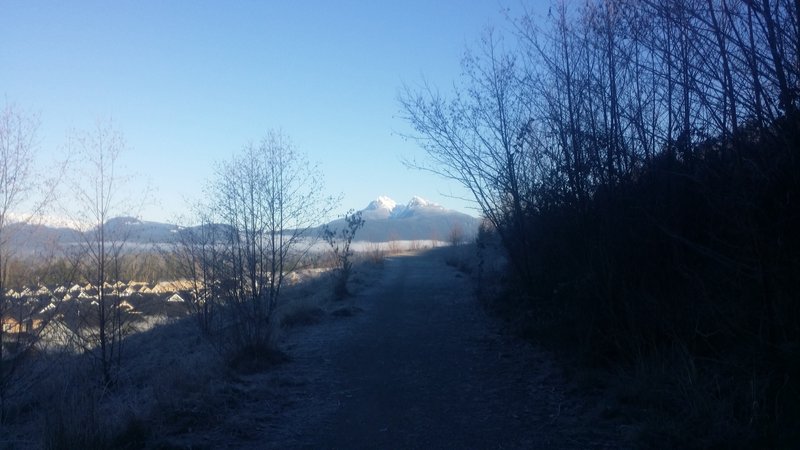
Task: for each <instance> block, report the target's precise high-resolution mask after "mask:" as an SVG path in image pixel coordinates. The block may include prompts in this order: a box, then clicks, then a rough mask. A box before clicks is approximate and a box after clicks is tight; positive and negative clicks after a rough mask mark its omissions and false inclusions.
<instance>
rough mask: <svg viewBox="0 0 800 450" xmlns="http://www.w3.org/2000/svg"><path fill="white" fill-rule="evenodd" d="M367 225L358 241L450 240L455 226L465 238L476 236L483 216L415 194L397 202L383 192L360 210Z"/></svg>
mask: <svg viewBox="0 0 800 450" xmlns="http://www.w3.org/2000/svg"><path fill="white" fill-rule="evenodd" d="M361 217H362V218H363V219H364V227H363V228H362V229H361V230H359V231H358V233H357V234H356V240H357V241H367V242H389V241H415V240H439V241H447V240H449V239H450V234H451V232H452V231H453V229H454V228H460V229H461V231H462V233H463V235H464V237H465V238H470V237H472V236H474V235H475V234H476V233H477V231H478V226H479V225H480V220H479V219H477V218H475V217H472V216H470V215H468V214H464V213H460V212H458V211H454V210H451V209H446V208H445V207H443V206H441V205H438V204H436V203H432V202H429V201H427V200H425V199H423V198H421V197H413V198H412V199H411V200H410V201H409V202H408V203H406V204H404V205H403V204H398V203H397V202H395V201H394V200H392V199H391V198H389V197H385V196H381V197H378V198H377V199H376V200H374V201H372V202H370V204H369V205H367V207H366V208H364V209H362V210H361ZM344 225H345V223H344V219H338V220H334V221H333V222H331V223H329V224H328V226H329V227H330V228H333V229H337V228H341V227H343V226H344Z"/></svg>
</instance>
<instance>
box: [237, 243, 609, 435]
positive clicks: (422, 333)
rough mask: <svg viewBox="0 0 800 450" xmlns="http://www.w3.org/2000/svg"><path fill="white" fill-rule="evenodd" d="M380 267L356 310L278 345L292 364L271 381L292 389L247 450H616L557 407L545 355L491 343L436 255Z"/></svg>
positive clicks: (480, 317)
mask: <svg viewBox="0 0 800 450" xmlns="http://www.w3.org/2000/svg"><path fill="white" fill-rule="evenodd" d="M385 264H386V266H385V269H384V272H383V275H382V279H381V280H380V281H379V282H377V283H376V284H375V285H373V286H372V287H371V288H368V289H366V290H365V291H364V292H362V293H361V294H360V295H359V296H358V297H357V298H355V299H354V300H353V301H354V304H355V305H356V306H358V307H359V308H362V309H363V310H364V311H363V312H361V313H358V314H356V315H355V316H354V317H351V318H345V319H337V320H331V321H327V322H325V323H323V324H320V325H317V326H314V327H310V328H304V329H298V330H296V331H295V332H293V333H290V334H289V335H288V336H287V337H286V341H285V343H284V345H286V346H287V347H288V350H289V353H290V354H291V355H292V357H293V362H291V363H289V364H286V365H285V366H283V367H281V368H280V369H278V370H277V372H275V373H273V374H272V376H271V380H272V382H275V380H285V381H286V380H293V381H292V382H288V381H286V382H285V383H284V384H285V385H286V386H287V388H286V390H285V392H284V394H283V395H285V396H286V397H284V398H283V399H282V400H280V401H281V402H282V404H283V405H282V407H281V408H280V411H276V416H274V420H271V421H270V422H271V423H269V424H268V425H266V428H265V429H263V433H262V434H261V436H260V438H258V439H256V440H255V441H254V442H252V446H253V447H255V448H260V447H265V446H266V447H292V448H339V449H352V448H426V449H427V448H526V449H530V448H548V449H553V448H555V449H567V448H576V449H578V448H580V449H585V448H619V447H620V445H619V443H618V442H615V441H616V440H617V439H618V438H619V436H618V435H617V433H616V432H615V431H614V430H613V429H609V428H610V427H609V426H605V425H602V424H600V423H593V422H594V421H593V419H591V418H589V417H588V416H587V414H586V413H585V411H587V407H586V405H584V404H583V403H585V402H581V401H579V400H577V401H576V400H572V399H570V398H568V397H569V396H568V395H567V394H566V391H567V388H566V387H565V383H564V381H563V377H562V375H561V373H560V371H559V370H558V369H557V367H556V365H555V364H554V363H553V361H552V360H551V359H550V357H548V356H547V355H546V354H545V353H543V352H541V351H538V350H537V349H535V348H534V347H532V346H530V345H527V344H525V343H523V342H520V341H519V340H517V339H514V338H512V337H509V336H506V335H504V334H502V333H501V332H500V331H499V330H500V328H499V327H498V324H497V323H495V322H494V321H493V320H492V319H490V318H487V317H486V315H485V313H484V312H483V311H482V310H481V308H480V306H479V305H478V304H477V302H476V300H475V299H474V296H473V295H472V293H471V287H470V283H469V281H468V280H467V278H466V277H465V276H463V275H462V274H460V273H458V272H457V271H456V270H455V269H453V268H451V267H448V266H446V265H445V264H444V260H443V257H442V256H441V254H440V253H437V252H429V253H425V254H421V255H417V256H399V257H393V258H390V259H389V260H387V261H386V263H385ZM276 401H279V399H277V398H275V399H272V406H273V410H275V409H274V407H275V405H274V403H275V402H276ZM589 409H590V408H589ZM256 442H258V444H256Z"/></svg>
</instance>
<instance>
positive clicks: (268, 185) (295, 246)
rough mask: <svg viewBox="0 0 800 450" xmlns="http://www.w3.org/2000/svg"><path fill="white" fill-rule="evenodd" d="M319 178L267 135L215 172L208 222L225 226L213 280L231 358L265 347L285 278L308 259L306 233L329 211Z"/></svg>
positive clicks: (278, 137)
mask: <svg viewBox="0 0 800 450" xmlns="http://www.w3.org/2000/svg"><path fill="white" fill-rule="evenodd" d="M322 180H323V178H322V175H321V173H320V171H319V169H318V168H317V167H316V166H314V165H312V164H310V163H309V162H308V160H307V159H306V157H305V156H304V155H302V154H301V153H299V152H297V151H296V150H295V149H294V147H293V146H292V144H291V142H290V141H289V139H288V138H287V137H286V136H284V135H283V134H281V133H279V132H270V133H269V134H268V135H267V137H266V138H264V139H263V140H262V141H261V142H260V143H259V144H258V145H252V144H251V145H248V146H246V147H245V148H244V150H243V151H242V152H241V153H240V154H238V155H236V156H234V157H233V158H232V159H231V160H229V161H227V162H224V163H223V164H221V165H220V166H219V168H218V169H217V177H216V180H215V182H214V183H213V184H212V185H211V189H210V191H211V195H212V196H213V200H212V201H213V210H212V211H213V214H214V217H215V220H216V221H218V222H219V223H221V224H224V225H226V226H227V231H228V232H227V236H226V239H225V243H224V245H225V253H224V254H223V255H221V256H222V259H223V261H222V264H220V265H219V266H218V267H217V269H216V270H217V273H218V274H220V275H221V277H222V279H221V280H219V281H218V283H219V286H220V293H221V295H222V296H223V298H224V301H225V303H226V306H227V310H228V311H230V312H232V313H233V314H234V317H233V319H234V321H233V323H232V324H231V326H232V327H233V328H234V330H235V332H234V333H232V334H231V335H230V336H231V337H232V338H233V341H234V342H233V344H234V345H235V347H236V348H235V351H236V352H238V353H240V354H241V352H244V354H245V355H248V356H253V357H256V358H258V357H260V356H261V355H262V353H263V352H264V351H269V350H270V347H271V342H270V339H271V336H272V333H273V331H274V329H273V328H272V323H271V320H272V317H273V313H274V312H275V309H276V307H277V305H278V302H279V300H280V297H281V289H282V287H283V284H284V278H285V276H286V275H287V274H288V273H289V272H291V271H292V270H294V269H295V268H296V267H297V265H298V264H299V263H300V261H301V260H302V257H303V256H304V255H305V253H307V252H308V250H309V248H310V246H311V242H310V241H309V240H308V239H306V238H311V236H309V235H308V231H309V230H310V229H311V228H312V227H313V226H315V225H317V224H319V223H320V222H321V221H322V220H323V219H324V218H325V217H326V216H327V215H328V214H329V213H330V211H331V209H332V208H333V206H334V204H335V200H334V199H332V198H330V197H326V196H325V195H324V194H323V185H322Z"/></svg>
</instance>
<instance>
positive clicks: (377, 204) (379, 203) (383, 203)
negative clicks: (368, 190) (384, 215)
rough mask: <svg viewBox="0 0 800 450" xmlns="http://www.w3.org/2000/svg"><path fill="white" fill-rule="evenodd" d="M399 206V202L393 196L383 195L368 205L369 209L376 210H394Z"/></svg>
mask: <svg viewBox="0 0 800 450" xmlns="http://www.w3.org/2000/svg"><path fill="white" fill-rule="evenodd" d="M396 207H397V202H396V201H394V200H392V199H391V198H389V197H387V196H385V195H381V196H380V197H378V198H377V199H376V200H373V201H372V202H370V204H369V205H368V206H367V209H368V210H376V209H386V210H389V211H392V210H393V209H395V208H396Z"/></svg>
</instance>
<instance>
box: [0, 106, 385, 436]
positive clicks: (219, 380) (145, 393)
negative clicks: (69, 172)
mask: <svg viewBox="0 0 800 450" xmlns="http://www.w3.org/2000/svg"><path fill="white" fill-rule="evenodd" d="M36 124H37V122H36V119H35V117H31V116H28V115H26V114H25V113H24V112H23V111H21V110H19V108H17V107H16V106H13V105H10V106H6V107H5V109H4V110H2V115H0V163H2V168H3V169H6V170H0V175H2V176H5V178H3V177H0V194H2V195H1V196H0V197H3V198H4V199H5V203H4V204H3V205H0V206H2V208H0V319H2V328H0V448H56V449H58V448H64V449H73V448H141V447H143V446H155V447H159V446H164V445H166V446H169V445H173V444H172V442H173V441H175V440H176V439H177V441H175V442H178V443H176V444H174V445H180V439H181V436H185V435H186V434H187V433H189V434H191V433H190V432H191V430H192V429H200V428H209V427H212V426H217V425H218V423H219V417H220V415H221V414H224V415H226V416H228V417H229V420H228V422H230V423H229V424H228V425H229V426H228V428H226V426H223V427H222V428H221V429H222V431H221V432H224V430H229V431H230V430H240V431H241V430H242V429H244V428H246V427H245V425H248V426H250V425H253V424H252V423H239V422H237V421H243V422H247V421H248V420H255V419H254V418H249V417H236V411H235V409H236V408H237V405H239V404H241V403H242V402H247V401H248V400H249V398H250V397H249V395H248V393H253V392H254V391H256V390H258V389H262V390H264V391H263V392H261V391H259V395H265V396H269V395H270V392H267V391H269V390H271V389H272V390H276V389H281V383H266V385H265V386H261V387H254V385H253V384H252V383H256V384H258V385H259V386H260V383H259V382H258V380H257V379H260V378H259V377H261V376H262V375H260V374H262V373H263V372H264V369H266V368H270V367H272V366H274V365H277V364H280V363H282V362H285V361H287V360H289V359H290V358H291V356H290V355H288V354H286V353H284V351H283V350H282V349H281V347H280V344H279V339H280V336H281V334H282V333H283V332H286V330H289V329H292V328H296V327H300V326H304V325H309V324H313V323H317V322H321V321H324V320H333V318H336V317H340V316H348V315H352V314H355V313H357V312H358V310H357V309H356V308H354V307H353V306H352V305H351V304H350V302H348V301H346V299H345V300H343V298H344V294H346V293H358V292H360V290H362V289H363V288H364V287H365V286H367V285H369V284H370V283H371V282H373V281H374V280H375V279H377V278H378V275H377V271H379V270H380V266H381V264H382V261H383V258H384V256H385V255H386V250H384V249H383V248H381V247H379V246H375V247H374V248H365V249H364V250H363V251H358V252H356V251H354V250H353V249H351V247H350V244H351V243H352V241H353V239H354V238H355V235H356V232H357V231H358V229H359V228H360V227H361V226H362V225H363V223H364V221H363V219H361V218H360V215H358V214H350V215H348V216H347V217H348V218H350V219H349V220H348V221H347V224H348V225H347V227H346V229H344V230H328V234H329V235H328V240H329V243H331V246H332V250H331V252H330V253H331V254H330V255H328V252H327V251H326V250H325V248H324V247H323V249H322V250H319V249H316V250H314V249H312V248H313V246H314V244H315V243H316V242H317V241H318V240H320V239H322V236H320V235H319V232H318V230H317V229H316V228H315V227H316V226H317V225H319V224H320V223H323V222H324V220H325V219H326V217H327V216H328V215H329V213H330V211H331V210H332V208H334V207H335V206H336V205H337V199H335V198H330V197H326V196H325V195H324V194H323V193H324V186H323V185H322V180H323V177H322V174H321V172H320V171H319V169H318V168H316V166H314V165H313V164H312V163H310V162H309V161H308V160H307V159H306V157H305V156H304V155H303V154H302V153H300V152H298V151H297V150H295V149H294V147H293V146H292V144H291V142H290V141H289V138H288V137H287V136H284V135H282V134H280V133H274V132H270V133H268V134H267V136H266V137H265V138H264V139H263V140H262V141H261V142H259V143H258V144H253V145H248V146H245V147H244V148H243V150H242V151H241V152H239V153H237V154H235V155H234V156H233V157H231V159H229V160H227V161H223V162H220V164H219V166H218V168H217V171H216V176H215V178H214V179H213V180H210V181H209V184H208V186H207V189H206V193H207V196H206V199H205V201H203V202H200V203H198V204H197V206H196V208H195V211H196V217H194V218H191V219H190V223H188V224H186V226H184V227H182V228H181V229H180V231H179V232H178V239H177V243H176V244H174V245H164V244H159V245H153V246H147V245H142V244H141V243H136V245H133V244H132V243H131V241H130V236H129V235H128V234H127V233H128V232H126V231H125V230H126V228H125V227H120V226H118V225H119V224H120V223H121V222H120V221H122V222H124V221H125V220H129V219H128V218H125V217H122V216H135V215H136V214H135V211H136V210H137V208H138V206H139V205H138V201H137V202H136V203H134V202H131V201H130V200H129V199H125V198H120V196H119V193H120V192H121V191H120V185H121V184H122V183H124V182H126V181H128V180H129V179H130V178H128V176H127V174H124V173H122V172H121V171H120V169H119V167H117V162H118V158H119V156H120V154H122V153H123V152H124V151H125V150H126V145H125V141H124V138H123V136H122V134H121V133H120V132H119V131H118V130H117V129H116V128H114V126H113V125H112V124H111V123H101V124H99V125H98V126H97V128H96V129H95V130H92V131H90V132H80V131H76V132H73V133H72V135H71V137H70V141H69V145H68V146H67V147H68V148H69V151H70V154H71V156H72V157H73V158H76V159H77V160H79V161H80V162H81V166H80V167H79V168H76V169H74V171H77V172H76V173H78V172H79V174H80V175H79V176H76V177H74V180H75V181H74V182H73V183H72V184H71V185H69V186H58V185H56V184H54V183H45V184H46V186H45V189H42V190H41V192H42V194H40V190H37V189H36V188H38V184H37V183H38V181H39V179H37V178H36V177H35V176H34V174H35V172H34V170H33V169H34V168H35V167H34V166H33V164H34V160H35V158H34V153H35V151H36V146H35V142H36V136H35V133H36ZM66 159H69V158H66ZM59 188H65V189H67V190H68V192H70V193H72V194H74V197H76V198H75V199H74V201H73V202H71V203H69V205H70V206H69V208H67V205H66V204H60V203H59V201H60V199H62V198H66V197H65V196H64V195H63V194H61V195H55V194H54V193H55V192H57V191H58V189H59ZM139 201H141V200H139ZM31 204H35V205H37V208H38V209H37V214H32V215H31V217H24V218H23V219H19V216H15V215H14V214H15V213H16V211H17V209H20V208H23V207H28V206H30V205H31ZM43 211H63V212H64V214H68V218H69V219H71V220H72V221H73V222H75V223H80V224H83V229H81V230H70V231H69V232H70V233H72V234H73V235H74V238H75V239H74V240H73V241H70V243H69V244H68V245H64V246H59V245H58V242H57V239H54V242H53V244H52V246H50V247H47V248H38V247H37V248H36V249H28V248H26V246H25V242H26V239H27V235H26V234H25V233H22V232H20V231H19V230H23V229H24V230H29V229H30V227H29V228H24V227H22V228H21V227H19V225H18V224H19V223H20V220H23V221H24V224H25V225H28V224H35V223H36V220H38V215H39V214H41V213H42V212H43ZM130 220H135V219H132V218H130ZM27 232H28V231H26V233H27ZM340 239H341V240H340ZM19 249H24V250H25V251H24V252H19ZM334 299H338V300H339V301H336V302H332V300H334ZM263 376H266V377H269V376H270V375H263ZM254 380H256V381H254ZM274 413H276V411H271V410H269V408H265V409H264V414H266V415H267V416H268V415H269V414H274ZM226 438H227V437H226V436H224V435H220V439H223V441H224V439H226ZM221 442H222V441H221Z"/></svg>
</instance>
